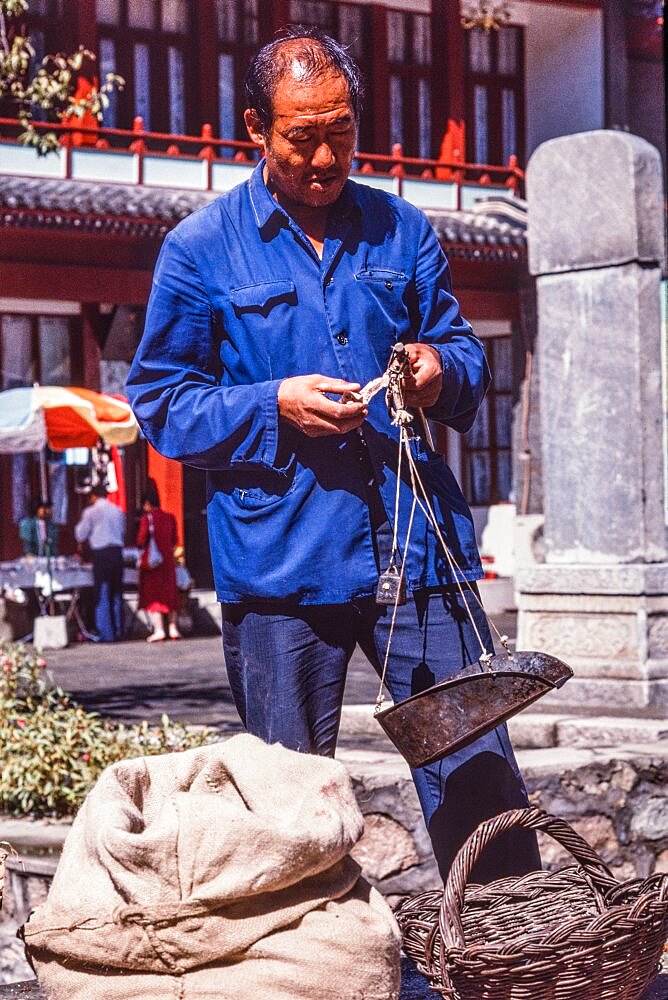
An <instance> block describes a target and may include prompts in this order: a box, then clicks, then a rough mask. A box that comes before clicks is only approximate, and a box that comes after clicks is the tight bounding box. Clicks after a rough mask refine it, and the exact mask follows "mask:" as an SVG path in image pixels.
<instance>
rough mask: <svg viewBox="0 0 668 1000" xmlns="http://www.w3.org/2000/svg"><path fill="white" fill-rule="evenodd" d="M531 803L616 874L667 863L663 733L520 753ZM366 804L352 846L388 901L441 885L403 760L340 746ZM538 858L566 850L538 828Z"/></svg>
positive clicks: (554, 862)
mask: <svg viewBox="0 0 668 1000" xmlns="http://www.w3.org/2000/svg"><path fill="white" fill-rule="evenodd" d="M517 756H518V760H519V763H520V767H521V769H522V771H523V774H524V777H525V780H526V783H527V788H528V790H529V797H530V800H531V802H532V804H533V805H536V806H539V807H540V808H541V809H544V810H545V811H546V812H550V813H553V814H554V815H556V816H559V817H560V818H561V819H565V820H566V821H567V822H568V823H570V824H571V826H573V828H574V829H575V830H576V831H577V832H578V833H580V834H581V836H583V837H584V839H585V840H586V841H587V842H588V843H589V844H590V845H591V846H592V847H593V848H594V849H595V850H596V851H597V852H598V853H599V854H600V855H601V857H602V859H603V861H605V863H606V864H607V865H608V866H609V867H610V868H611V869H612V871H613V873H614V874H615V875H616V876H617V878H619V879H620V880H622V881H623V880H624V879H628V878H634V877H636V876H639V877H646V876H648V875H650V874H652V873H653V872H668V742H666V741H658V742H656V743H653V744H642V745H638V746H636V747H627V748H625V749H624V750H618V749H612V748H605V749H598V750H590V749H567V748H563V747H551V748H547V749H541V750H526V751H520V752H519V753H518V755H517ZM341 757H342V759H344V761H345V763H346V764H347V766H348V768H349V770H350V772H351V775H352V777H353V782H354V785H355V790H356V793H357V798H358V801H359V803H360V806H361V808H362V811H363V813H364V814H365V819H366V831H365V833H364V836H363V838H362V840H361V841H360V842H359V844H358V845H357V847H356V849H355V856H356V858H357V860H358V861H359V862H360V864H361V865H362V867H363V868H364V870H365V873H366V874H367V876H368V878H369V879H370V881H372V882H373V883H374V884H375V885H376V886H377V887H378V888H379V889H380V890H381V891H382V892H383V893H384V894H385V895H386V896H387V897H388V898H389V899H390V901H391V902H394V901H396V900H397V899H398V898H399V897H402V896H406V895H413V894H415V893H418V892H422V891H423V890H425V889H430V888H434V887H435V886H438V885H439V877H438V872H437V869H436V865H435V863H434V861H433V858H432V857H431V850H430V845H429V838H428V836H427V832H426V830H425V827H424V823H423V822H422V817H421V814H420V809H419V805H418V802H417V797H416V795H415V792H414V789H413V784H412V781H411V779H410V774H409V771H408V768H407V766H406V765H405V764H404V762H403V761H402V760H401V758H399V757H398V756H397V755H390V754H373V753H370V752H366V753H359V752H358V753H352V752H351V753H345V754H343V753H342V754H341ZM540 840H541V855H542V857H543V865H544V867H546V868H549V869H551V870H554V869H556V868H561V867H564V866H565V865H568V864H572V863H573V861H572V858H571V857H570V855H568V854H567V852H566V851H565V850H563V849H562V848H561V847H560V846H559V845H558V844H556V843H555V841H553V840H552V839H551V838H550V837H547V836H543V835H540Z"/></svg>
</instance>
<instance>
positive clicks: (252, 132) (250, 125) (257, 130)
mask: <svg viewBox="0 0 668 1000" xmlns="http://www.w3.org/2000/svg"><path fill="white" fill-rule="evenodd" d="M244 122H245V123H246V130H247V132H248V135H249V136H250V139H251V142H254V143H255V145H256V146H260V147H261V149H262V150H264V148H265V142H266V137H265V133H264V126H263V125H262V122H261V121H260V118H259V116H258V113H257V111H256V110H255V108H246V110H245V111H244Z"/></svg>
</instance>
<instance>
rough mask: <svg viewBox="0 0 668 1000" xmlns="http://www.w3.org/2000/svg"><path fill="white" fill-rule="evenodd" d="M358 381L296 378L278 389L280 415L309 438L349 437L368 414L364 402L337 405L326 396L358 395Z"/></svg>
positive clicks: (287, 379)
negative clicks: (333, 435)
mask: <svg viewBox="0 0 668 1000" xmlns="http://www.w3.org/2000/svg"><path fill="white" fill-rule="evenodd" d="M359 389H360V386H359V384H358V383H357V382H344V380H343V379H340V378H329V377H328V376H327V375H295V376H293V377H292V378H286V379H283V381H282V382H281V384H280V386H279V387H278V412H279V414H280V415H281V416H282V417H283V418H284V419H285V420H287V421H288V423H290V424H292V425H293V426H294V427H297V428H299V430H300V431H302V432H303V433H304V434H307V435H308V437H324V436H325V435H327V434H347V433H348V431H354V430H356V428H358V427H359V426H360V425H361V424H362V422H363V420H364V418H365V417H366V415H367V412H368V411H367V408H366V406H365V405H364V404H363V403H355V402H352V401H350V402H348V403H337V402H335V401H334V400H332V399H330V398H329V397H328V396H326V395H325V393H327V392H329V393H333V394H334V395H337V396H340V395H342V394H343V393H344V392H358V391H359Z"/></svg>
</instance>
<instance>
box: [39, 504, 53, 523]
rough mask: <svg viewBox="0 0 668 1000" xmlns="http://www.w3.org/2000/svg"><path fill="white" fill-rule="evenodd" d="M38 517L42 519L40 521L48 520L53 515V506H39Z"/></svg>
mask: <svg viewBox="0 0 668 1000" xmlns="http://www.w3.org/2000/svg"><path fill="white" fill-rule="evenodd" d="M37 517H38V518H39V519H40V521H48V520H49V518H50V517H51V508H50V507H38V508H37Z"/></svg>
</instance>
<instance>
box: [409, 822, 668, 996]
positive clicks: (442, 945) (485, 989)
mask: <svg viewBox="0 0 668 1000" xmlns="http://www.w3.org/2000/svg"><path fill="white" fill-rule="evenodd" d="M513 826H524V827H529V828H531V829H534V830H544V831H545V832H546V833H548V834H550V835H551V836H552V837H553V838H554V839H555V840H556V841H558V842H559V843H560V844H561V845H562V846H563V847H565V848H566V849H567V850H568V851H570V853H571V854H572V855H573V857H574V858H575V859H576V860H577V861H578V862H579V866H578V867H571V868H563V869H561V870H560V871H558V872H555V873H552V874H550V873H548V872H543V871H538V872H531V873H530V874H528V875H525V876H523V877H522V878H506V879H500V880H498V881H496V882H492V883H490V884H489V885H485V886H478V885H470V886H468V887H467V882H468V878H469V876H470V873H471V871H472V869H473V866H474V865H475V863H476V861H477V860H478V858H479V856H480V854H481V853H482V851H483V850H484V848H485V846H486V845H487V844H488V843H489V842H490V841H491V840H492V839H493V838H494V837H495V836H496V835H497V834H499V833H502V832H503V831H504V830H508V829H510V828H511V827H513ZM396 917H397V920H398V921H399V925H400V927H401V930H402V932H403V938H404V951H405V952H406V954H407V955H409V956H410V957H411V958H412V959H413V961H414V962H415V963H416V964H417V966H418V968H419V970H420V972H422V973H423V974H424V975H426V976H427V977H428V978H429V979H430V980H431V985H432V988H433V989H434V990H436V991H437V992H438V993H440V994H441V995H442V996H443V997H445V998H447V1000H639V998H640V997H641V995H642V993H643V991H644V990H645V988H646V987H647V985H648V984H649V983H650V982H651V981H652V979H653V978H654V976H655V975H656V974H657V972H658V965H659V960H660V957H661V952H662V949H663V946H664V942H665V941H666V938H667V937H668V875H654V876H652V877H651V878H648V879H633V880H631V881H628V882H624V883H619V882H618V881H617V880H616V879H615V878H614V876H613V875H612V874H611V872H610V871H609V870H608V868H607V867H606V866H605V865H604V864H603V862H602V861H601V859H600V858H599V857H598V855H597V854H596V853H595V851H593V850H592V849H591V847H589V845H588V844H587V843H586V841H584V840H583V839H582V838H581V837H580V836H578V834H577V833H575V831H574V830H573V829H572V828H571V827H570V826H569V825H568V823H565V822H564V821H563V820H560V819H557V818H556V817H554V816H549V815H548V814H547V813H544V812H542V810H540V809H516V810H513V811H511V812H506V813H503V814H502V815H501V816H497V817H495V818H494V819H491V820H488V821H487V822H485V823H482V824H481V825H480V826H479V827H478V829H477V830H476V831H475V833H474V834H473V835H472V836H471V837H469V839H468V840H467V842H466V843H465V844H464V846H463V847H462V849H461V850H460V852H459V854H458V855H457V857H456V859H455V861H454V863H453V865H452V868H451V869H450V873H449V875H448V879H447V882H446V885H445V888H444V890H443V892H440V891H437V892H425V893H422V894H421V895H419V896H416V897H414V898H413V899H410V900H408V901H407V902H406V903H404V904H403V906H402V907H401V908H400V909H399V910H398V911H397V914H396Z"/></svg>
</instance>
